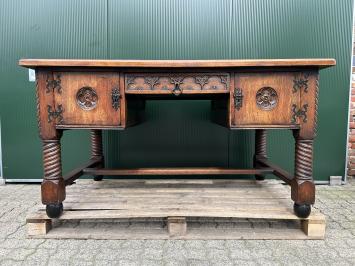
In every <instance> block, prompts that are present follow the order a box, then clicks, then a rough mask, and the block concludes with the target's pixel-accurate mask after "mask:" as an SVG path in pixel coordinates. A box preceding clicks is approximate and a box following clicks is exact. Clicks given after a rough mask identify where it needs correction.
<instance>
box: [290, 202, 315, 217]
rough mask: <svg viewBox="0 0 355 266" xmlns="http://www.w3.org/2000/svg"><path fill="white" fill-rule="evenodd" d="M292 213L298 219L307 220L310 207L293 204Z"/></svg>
mask: <svg viewBox="0 0 355 266" xmlns="http://www.w3.org/2000/svg"><path fill="white" fill-rule="evenodd" d="M293 211H294V212H295V214H296V215H297V216H298V217H299V218H307V217H308V216H309V215H310V214H311V205H309V204H297V203H295V204H294V205H293Z"/></svg>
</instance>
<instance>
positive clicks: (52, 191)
mask: <svg viewBox="0 0 355 266" xmlns="http://www.w3.org/2000/svg"><path fill="white" fill-rule="evenodd" d="M41 194H42V203H43V204H51V203H60V202H63V201H64V200H65V181H64V179H63V178H61V179H56V180H48V179H44V180H43V182H42V185H41Z"/></svg>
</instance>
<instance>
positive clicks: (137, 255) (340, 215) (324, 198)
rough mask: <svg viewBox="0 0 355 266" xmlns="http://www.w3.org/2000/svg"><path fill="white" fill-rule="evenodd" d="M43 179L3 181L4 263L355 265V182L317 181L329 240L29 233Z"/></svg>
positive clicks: (0, 242)
mask: <svg viewBox="0 0 355 266" xmlns="http://www.w3.org/2000/svg"><path fill="white" fill-rule="evenodd" d="M38 203H39V186H38V185H6V186H0V206H1V207H0V265H204V266H205V265H355V182H354V181H352V182H350V184H348V185H345V186H341V187H329V186H318V187H317V202H316V206H317V207H318V208H319V209H321V210H322V211H323V213H324V214H325V215H326V216H327V223H328V227H327V233H326V240H324V241H323V240H314V241H311V240H297V241H295V240H278V241H275V240H274V241H255V240H248V241H246V240H228V241H223V240H219V241H196V240H194V241H192V240H191V241H182V240H166V241H165V240H162V241H156V240H154V241H153V240H151V241H137V240H136V241H126V240H122V241H119V240H111V241H107V240H37V239H36V240H33V239H26V230H25V229H26V227H25V217H26V215H27V213H29V212H30V211H33V210H35V208H36V207H35V206H36V205H37V204H38Z"/></svg>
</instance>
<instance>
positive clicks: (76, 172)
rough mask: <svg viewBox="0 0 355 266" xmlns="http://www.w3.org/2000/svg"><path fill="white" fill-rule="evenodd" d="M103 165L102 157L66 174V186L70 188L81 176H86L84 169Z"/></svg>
mask: <svg viewBox="0 0 355 266" xmlns="http://www.w3.org/2000/svg"><path fill="white" fill-rule="evenodd" d="M101 163H102V157H95V158H92V159H90V160H89V161H88V162H86V163H84V164H83V165H81V166H79V167H77V168H75V169H74V170H72V171H70V172H69V173H68V174H66V175H65V176H64V177H63V179H64V181H65V185H66V186H69V185H71V184H73V182H74V181H75V180H76V179H78V178H79V177H80V176H82V175H83V174H84V171H83V170H84V169H86V168H88V167H95V166H97V165H100V164H101Z"/></svg>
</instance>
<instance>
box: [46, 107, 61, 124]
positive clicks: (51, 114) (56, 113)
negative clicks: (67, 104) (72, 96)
mask: <svg viewBox="0 0 355 266" xmlns="http://www.w3.org/2000/svg"><path fill="white" fill-rule="evenodd" d="M63 111H64V109H63V106H62V105H61V104H60V105H58V108H57V109H55V108H52V106H50V105H47V113H48V123H51V122H52V121H55V120H57V122H58V123H62V122H63Z"/></svg>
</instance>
